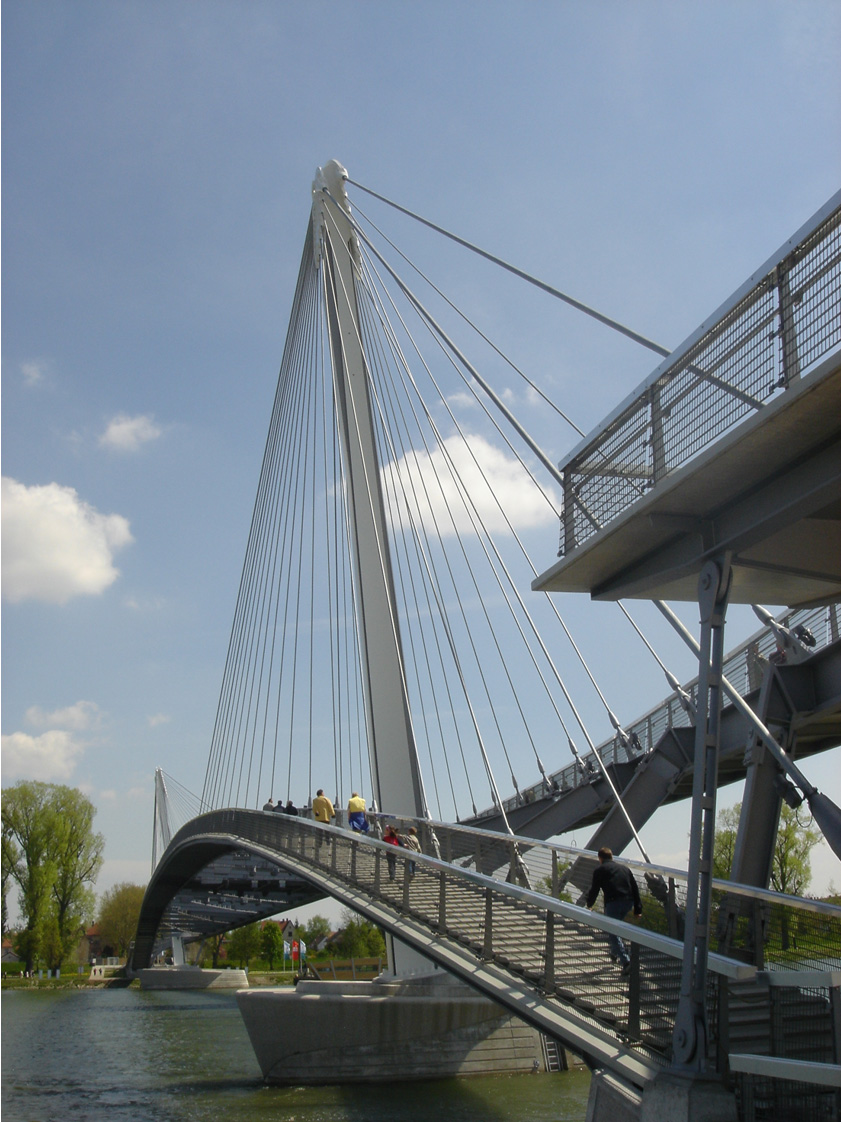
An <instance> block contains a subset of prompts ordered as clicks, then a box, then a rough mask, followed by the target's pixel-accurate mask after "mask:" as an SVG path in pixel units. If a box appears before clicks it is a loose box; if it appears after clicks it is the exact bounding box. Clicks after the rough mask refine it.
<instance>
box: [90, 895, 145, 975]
mask: <svg viewBox="0 0 841 1122" xmlns="http://www.w3.org/2000/svg"><path fill="white" fill-rule="evenodd" d="M145 892H146V889H145V888H144V887H143V886H142V885H139V884H129V883H128V882H126V881H123V882H122V883H121V884H115V885H114V887H113V888H109V889H108V891H107V892H105V893H103V896H102V899H101V900H100V902H99V915H98V918H97V922H98V923H99V937H100V940H101V942H102V945H103V946H109V947H113V948H114V953H115V954H116V955H118V956H119V957H120V958H124V957H125V956H126V955H127V954H128V949H129V945H130V944H131V941H132V939H133V938H134V935H135V932H136V931H137V921H138V920H139V918H140V909H141V907H142V905H143V896H144V894H145Z"/></svg>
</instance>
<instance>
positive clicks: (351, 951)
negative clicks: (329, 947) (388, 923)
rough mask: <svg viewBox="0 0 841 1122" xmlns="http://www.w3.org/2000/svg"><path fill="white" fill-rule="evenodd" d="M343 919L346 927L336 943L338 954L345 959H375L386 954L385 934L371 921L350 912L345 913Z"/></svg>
mask: <svg viewBox="0 0 841 1122" xmlns="http://www.w3.org/2000/svg"><path fill="white" fill-rule="evenodd" d="M342 919H343V920H344V927H343V928H342V931H341V934H340V935H339V937H338V939H337V940H336V943H335V948H336V951H337V952H338V954H340V955H342V956H343V957H344V958H375V957H377V956H378V955H384V954H385V939H384V938H383V933H382V931H380V929H379V928H378V927H375V926H374V924H373V923H371V922H370V920H367V919H362V917H361V916H357V915H355V914H354V913H353V912H350V911H345V913H344V914H343V916H342Z"/></svg>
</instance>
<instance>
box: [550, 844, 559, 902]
mask: <svg viewBox="0 0 841 1122" xmlns="http://www.w3.org/2000/svg"><path fill="white" fill-rule="evenodd" d="M560 887H561V878H560V875H559V873H558V851H557V849H553V850H552V895H553V896H554V897H555V899H556V900H557V898H558V893H559V891H560Z"/></svg>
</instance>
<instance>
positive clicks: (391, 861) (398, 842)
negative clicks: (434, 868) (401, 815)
mask: <svg viewBox="0 0 841 1122" xmlns="http://www.w3.org/2000/svg"><path fill="white" fill-rule="evenodd" d="M383 841H384V842H386V843H387V844H388V845H395V846H402V847H403V848H404V849H410V850H411V851H412V852H413V853H422V852H423V851H422V849H421V844H420V838H419V837H418V832H417V830H416V829H415V827H414V826H410V827H409V829H408V830H407V832H406V833H405V834H400V833H398V832H397V827H396V826H392V825H391V824H390V823H389V824H388V825H387V826H386V828H385V832H384V833H383ZM386 861H387V862H388V879H389V880H394V878H395V876H396V875H397V858H396V857H395V856H394V855H393V854H391V853H387V854H386ZM406 864H407V866H408V873H409V876H410V877H413V876H414V875H415V867H416V865H417V861H412V860H409V861H407V862H406Z"/></svg>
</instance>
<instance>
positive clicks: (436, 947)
mask: <svg viewBox="0 0 841 1122" xmlns="http://www.w3.org/2000/svg"><path fill="white" fill-rule="evenodd" d="M407 821H408V820H407ZM419 825H420V827H421V836H422V841H423V848H424V851H425V852H424V854H423V855H415V854H412V853H411V851H408V850H405V849H395V847H393V846H388V845H386V844H384V843H382V842H380V841H378V840H377V839H375V838H373V837H365V836H361V835H358V834H351V833H348V832H346V831H343V830H339V829H336V828H332V827H323V826H320V825H318V824H316V823H313V822H310V821H306V820H303V819H296V818H287V817H286V816H284V815H278V814H271V813H265V812H261V811H248V810H236V809H230V810H219V811H213V812H211V813H209V814H205V815H202V816H200V817H198V818H196V819H193V820H192V821H191V822H190V823H188V824H187V825H186V826H185V827H184V828H183V829H182V830H181V831H180V832H179V833H178V834H177V835H176V837H175V838H174V839H173V841H172V844H171V845H170V847H169V848H168V850H167V852H166V854H165V855H164V858H163V859H162V861H161V863H160V865H159V866H158V869H157V870H156V872H155V875H154V877H153V879H152V882H151V884H150V886H149V889H148V890H147V894H146V900H145V902H144V909H143V915H142V917H141V922H140V925H139V927H138V938H137V941H136V945H135V949H134V958H133V965H134V966H135V968H138V967H140V966H143V965H145V964H146V963H147V962H148V960H149V957H150V955H151V952H152V947H153V942H154V939H155V935H156V932H157V930H158V927H159V925H160V924H161V922H162V921H163V920H164V916H165V913H166V910H167V908H168V906H169V904H170V901H171V900H172V899H173V897H174V896H175V895H176V894H177V893H178V892H179V890H180V889H182V888H183V886H184V885H185V884H187V883H188V882H189V881H190V878H192V877H194V876H195V874H196V873H197V872H198V871H200V870H201V869H202V868H204V867H205V866H207V865H208V863H212V862H213V861H214V860H218V859H220V858H225V857H228V856H230V855H231V854H234V853H238V854H244V855H249V856H250V857H251V858H254V859H255V860H258V861H260V862H262V863H264V864H274V865H275V866H276V867H277V868H278V869H280V870H283V871H284V873H285V874H288V873H290V872H294V874H295V876H296V878H300V879H302V880H304V881H306V882H307V883H308V884H309V885H310V886H311V888H312V890H313V892H314V894H317V895H321V894H323V895H330V896H333V897H335V898H336V899H338V900H340V901H341V902H342V903H344V904H346V905H348V906H349V907H351V908H352V909H354V910H355V911H357V912H358V913H360V914H362V915H364V916H366V917H368V918H369V919H371V920H372V921H373V922H374V923H377V924H378V925H379V926H381V927H382V928H383V929H385V930H387V931H390V932H391V933H392V934H393V935H394V936H396V937H397V938H399V939H401V940H402V941H403V942H405V943H407V944H409V945H410V946H413V947H415V948H416V949H417V950H419V951H421V952H422V953H423V954H424V955H425V956H426V957H427V958H429V959H430V960H431V961H432V962H434V963H436V964H438V965H439V966H441V967H443V968H444V969H446V970H448V971H450V972H451V973H452V974H454V975H456V976H458V977H459V978H461V979H462V980H464V981H466V982H468V983H469V984H471V985H472V986H474V987H475V988H476V989H478V990H479V991H480V992H482V993H484V994H485V995H486V996H488V997H491V998H493V999H494V1000H495V1001H497V1002H499V1003H500V1004H502V1005H503V1006H505V1007H507V1008H508V1009H509V1010H511V1011H512V1012H514V1013H516V1014H517V1015H519V1016H520V1017H522V1018H523V1019H524V1020H525V1021H527V1022H529V1023H531V1024H533V1025H535V1026H536V1027H537V1028H539V1029H540V1030H541V1031H543V1032H545V1033H547V1034H549V1035H550V1036H552V1037H554V1038H556V1039H558V1040H560V1041H561V1042H562V1043H564V1044H565V1045H566V1046H567V1047H569V1048H571V1049H572V1050H573V1051H575V1052H577V1053H578V1054H580V1055H582V1056H584V1058H585V1059H586V1060H587V1062H588V1063H590V1064H591V1066H594V1067H600V1068H607V1069H609V1070H611V1071H613V1072H615V1073H616V1074H617V1075H620V1076H621V1077H622V1078H624V1079H626V1080H628V1081H630V1082H631V1083H633V1084H635V1085H637V1086H643V1085H644V1084H645V1083H646V1082H647V1081H649V1080H650V1079H652V1078H653V1077H654V1075H655V1074H656V1073H657V1072H658V1071H660V1070H662V1069H663V1068H664V1067H665V1066H667V1065H668V1063H669V1061H670V1058H671V1034H672V1028H673V1024H674V1016H675V1012H676V1009H677V1002H678V997H679V993H680V975H681V957H682V954H683V944H682V942H680V940H679V939H677V938H673V937H670V935H669V934H668V932H669V930H670V928H671V929H672V930H673V932H674V934H677V931H678V925H679V923H680V919H681V895H682V885H681V883H680V875H679V874H671V875H670V874H669V871H668V870H658V869H655V868H653V867H650V866H643V865H639V864H635V863H633V862H629V864H630V865H631V866H632V867H633V868H634V870H635V872H636V873H637V875H638V880H639V881H640V882H641V887H642V888H643V892H644V916H643V924H645V926H641V925H640V926H637V925H634V924H624V923H619V922H617V921H614V920H610V919H607V918H606V917H604V916H603V915H601V914H597V913H591V912H588V911H586V910H585V909H582V908H579V907H576V906H575V905H574V904H571V903H568V902H565V901H564V900H561V899H557V898H556V897H555V896H553V895H552V894H551V889H552V887H553V886H554V887H555V888H557V886H558V884H559V879H560V873H561V870H562V868H563V866H564V865H566V864H567V863H568V860H569V858H570V856H572V855H573V854H572V851H567V850H564V849H562V847H557V846H551V845H548V844H546V843H541V842H534V841H530V840H528V839H520V838H511V837H505V836H502V835H499V834H489V833H485V832H482V831H477V830H470V829H466V828H463V827H448V826H445V825H439V824H437V823H436V824H431V823H419ZM429 854H435V856H429ZM412 861H414V864H415V869H414V872H412V869H411V862H412ZM392 865H393V869H392V867H391V866H392ZM392 871H393V873H394V875H393V877H392V876H391V873H392ZM494 874H496V875H494ZM646 874H647V876H646ZM503 878H505V879H503ZM529 885H538V886H539V887H540V888H542V889H544V891H535V889H534V888H533V887H528V886H529ZM719 895H720V900H719V906H718V915H717V922H718V925H719V927H720V929H721V931H722V933H723V935H722V937H723V938H724V939H726V942H727V946H728V948H729V951H730V954H729V955H712V956H711V959H710V972H709V992H708V1009H709V1011H710V1020H711V1042H712V1048H713V1051H714V1056H713V1057H712V1058H713V1061H714V1063H715V1065H716V1066H717V1067H718V1068H719V1069H722V1068H723V1067H726V1065H727V1056H728V1055H729V1053H731V1052H733V1051H736V1052H743V1051H756V1052H758V1053H763V1052H764V1053H765V1054H768V1053H769V1052H770V1051H771V1049H772V1047H773V1044H772V1042H771V1040H770V1038H768V1033H769V1028H768V1026H769V1008H770V1004H769V1003H770V1000H771V999H770V996H769V995H770V988H769V984H768V980H767V977H765V976H763V975H762V974H758V973H757V969H756V964H755V962H754V963H751V962H747V961H744V959H745V958H746V957H748V951H749V950H750V948H751V947H753V948H754V949H753V951H752V954H753V955H754V957H755V954H756V948H755V944H756V943H757V939H756V933H757V931H760V932H761V937H760V939H759V940H758V942H759V944H760V945H761V946H762V948H763V952H762V953H764V954H765V955H767V956H768V958H769V959H771V958H774V959H776V960H777V961H776V963H775V964H776V965H777V966H785V965H786V964H789V965H795V964H796V963H797V962H799V963H800V964H801V965H802V964H804V963H805V964H806V965H809V962H808V958H809V955H810V954H812V955H813V956H814V955H816V956H817V957H816V958H815V959H814V961H813V962H812V963H811V965H812V966H813V967H815V968H816V969H817V968H818V967H820V966H822V967H823V972H822V973H816V972H815V971H814V970H813V971H810V972H809V973H808V974H807V973H803V972H802V971H801V972H799V973H798V974H796V975H795V974H794V973H792V975H791V977H790V978H789V979H788V985H789V986H791V987H794V989H795V990H796V991H797V992H800V991H801V990H802V988H803V986H804V985H805V984H807V983H808V985H809V986H810V987H811V988H812V989H814V990H815V997H814V1002H813V1007H810V1010H809V1013H808V1017H809V1018H810V1025H811V1028H810V1030H809V1032H808V1033H805V1034H804V1033H803V1026H802V1025H801V1030H800V1032H801V1039H802V1041H806V1040H809V1041H812V1042H813V1046H812V1047H811V1053H812V1054H810V1055H809V1056H808V1057H807V1056H805V1055H801V1056H798V1057H796V1058H801V1059H805V1058H809V1059H817V1060H819V1061H820V1062H823V1063H828V1062H831V1061H832V1054H831V1052H832V1045H831V1037H832V1034H831V1032H828V1031H826V1032H825V1031H824V1028H825V1027H826V1026H825V1025H824V1021H825V1020H826V1018H827V1017H829V1016H830V1001H829V989H830V988H832V977H831V976H830V975H828V974H826V967H827V965H828V964H832V963H834V964H835V967H836V969H837V968H841V909H838V908H832V907H830V906H828V905H820V904H817V903H814V902H809V901H798V900H795V899H792V898H789V897H780V896H777V895H776V894H774V893H767V892H765V893H764V892H761V891H760V890H755V889H754V890H751V889H739V887H738V886H727V890H726V891H724V890H722V891H721V892H720V894H719ZM180 907H181V909H182V912H181V914H182V918H183V916H184V914H185V904H184V898H183V896H182V899H181V905H180ZM249 918H251V917H249ZM224 922H225V923H227V924H230V917H226V918H225V920H224ZM757 925H758V926H757ZM223 929H224V928H223ZM610 931H614V932H616V933H621V934H622V936H623V937H624V938H625V939H627V940H628V941H629V942H630V944H631V947H632V969H631V973H630V975H629V976H627V977H625V976H623V975H622V974H621V973H620V971H619V969H618V967H616V966H615V965H613V964H612V963H611V961H610V958H609V954H608V946H607V933H608V932H610ZM793 932H796V933H797V936H796V939H797V943H798V950H797V958H796V959H795V956H794V953H793V948H792V934H793ZM766 964H767V963H760V965H766ZM785 973H786V976H787V975H788V974H789V971H786V972H785ZM834 978H835V986H836V987H837V985H838V983H839V982H841V974H836V975H835V976H834ZM777 980H785V978H784V975H783V974H782V973H779V972H778V975H777ZM824 990H826V994H824ZM836 996H837V992H836ZM800 1015H801V1014H798V1016H800ZM819 1022H820V1025H819ZM827 1023H828V1022H827ZM816 1026H817V1032H816V1031H814V1030H815V1029H816ZM820 1026H823V1028H822V1027H820ZM766 1038H768V1039H766ZM815 1041H817V1043H816V1044H815ZM822 1042H823V1043H822ZM827 1042H828V1048H829V1050H828V1051H827V1046H826V1045H827Z"/></svg>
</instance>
